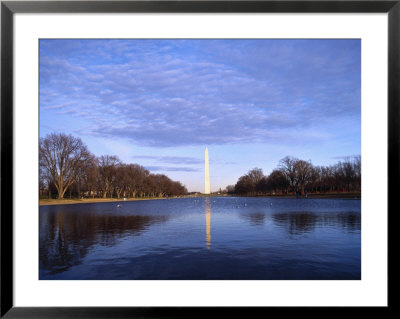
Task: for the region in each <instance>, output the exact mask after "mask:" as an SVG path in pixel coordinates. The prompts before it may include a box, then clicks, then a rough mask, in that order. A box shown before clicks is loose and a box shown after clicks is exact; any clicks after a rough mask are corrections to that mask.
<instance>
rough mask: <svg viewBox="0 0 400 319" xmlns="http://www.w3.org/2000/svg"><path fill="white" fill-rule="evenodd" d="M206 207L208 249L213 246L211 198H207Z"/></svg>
mask: <svg viewBox="0 0 400 319" xmlns="http://www.w3.org/2000/svg"><path fill="white" fill-rule="evenodd" d="M205 207H206V246H207V248H208V249H210V247H211V202H210V198H208V197H207V198H206V200H205Z"/></svg>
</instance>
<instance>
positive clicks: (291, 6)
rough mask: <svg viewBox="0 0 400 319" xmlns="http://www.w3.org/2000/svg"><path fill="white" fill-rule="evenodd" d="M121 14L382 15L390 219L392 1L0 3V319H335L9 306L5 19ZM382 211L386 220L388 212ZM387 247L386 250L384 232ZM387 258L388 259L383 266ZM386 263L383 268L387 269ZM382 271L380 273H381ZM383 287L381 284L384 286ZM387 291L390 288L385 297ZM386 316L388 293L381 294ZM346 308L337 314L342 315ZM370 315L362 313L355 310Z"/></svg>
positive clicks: (8, 28)
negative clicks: (210, 318)
mask: <svg viewBox="0 0 400 319" xmlns="http://www.w3.org/2000/svg"><path fill="white" fill-rule="evenodd" d="M122 12H164V13H166V12H174V13H191V12H196V13H200V12H206V13H208V12H210V13H211V12H219V13H223V12H246V13H255V12H270V13H289V12H304V13H326V12H328V13H358V12H359V13H375V12H380V13H388V35H389V38H388V45H389V46H388V67H389V69H388V172H387V174H388V212H387V213H388V219H389V223H388V225H391V224H392V225H393V223H391V222H390V220H391V219H393V215H394V214H396V213H398V212H399V211H400V210H399V204H398V203H399V200H398V196H397V194H396V186H397V184H398V182H399V177H400V173H399V162H400V158H399V153H400V152H399V144H400V134H399V133H400V127H399V126H398V121H399V120H400V107H399V106H400V103H399V102H400V81H399V78H400V0H396V1H379V0H378V1H373V0H356V1H346V0H341V1H321V0H319V1H313V0H310V1H279V0H275V1H1V172H0V173H1V175H0V177H1V186H0V187H1V197H0V199H1V211H0V213H1V281H0V284H1V313H0V316H1V317H4V318H177V317H185V318H191V317H193V316H200V315H201V316H205V315H213V316H214V315H215V316H222V315H223V316H227V315H228V316H229V315H244V316H245V317H253V316H254V314H255V313H257V316H260V315H266V314H267V313H268V314H269V313H270V312H272V311H274V312H276V313H279V314H280V315H282V314H285V313H286V311H294V312H296V314H297V315H303V314H306V312H308V311H310V310H311V309H312V311H313V312H315V311H317V312H321V313H326V311H328V312H329V313H330V314H333V315H335V314H336V313H337V312H338V311H341V310H343V308H341V307H334V308H332V307H329V308H330V309H329V310H328V309H326V308H327V307H286V308H284V309H283V308H280V307H251V308H250V307H240V308H239V307H238V308H225V307H217V308H209V307H201V308H195V309H194V308H192V307H160V308H158V307H153V308H146V307H117V308H116V307H101V308H99V307H33V308H25V307H14V303H13V293H14V292H13V16H14V14H15V13H71V14H73V13H122ZM389 212H390V214H389ZM388 234H389V236H388V247H389V252H390V249H391V247H392V246H391V245H390V242H391V240H390V236H392V234H393V232H391V231H390V229H388ZM389 261H390V259H389V254H388V262H389ZM388 264H389V263H388ZM389 270H390V269H388V273H389ZM389 284H390V281H389V280H388V287H389ZM389 292H390V289H389V291H388V293H389ZM388 296H389V298H388V307H376V309H378V311H385V312H387V311H390V310H392V305H393V302H392V299H393V298H392V295H391V294H388ZM349 308H356V307H347V308H346V309H345V311H348V310H349ZM356 309H357V310H358V311H363V310H364V311H365V312H367V311H368V313H371V308H370V307H360V308H359V307H357V308H356Z"/></svg>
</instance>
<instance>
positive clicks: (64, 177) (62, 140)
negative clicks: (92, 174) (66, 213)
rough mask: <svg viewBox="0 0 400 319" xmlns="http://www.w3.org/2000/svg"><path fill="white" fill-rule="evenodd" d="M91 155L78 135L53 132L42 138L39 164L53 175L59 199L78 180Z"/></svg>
mask: <svg viewBox="0 0 400 319" xmlns="http://www.w3.org/2000/svg"><path fill="white" fill-rule="evenodd" d="M90 157H91V154H90V152H89V151H88V149H87V147H86V145H85V144H83V142H82V140H81V139H80V138H78V137H73V136H72V135H66V134H63V133H60V134H56V133H52V134H49V135H47V136H46V137H44V138H41V139H40V146H39V164H40V166H41V168H42V169H44V170H45V171H46V172H47V175H48V176H50V177H51V180H52V182H53V183H54V185H55V187H56V188H57V192H58V198H59V199H61V198H64V194H65V191H66V190H67V189H68V187H69V186H71V185H72V183H74V182H75V181H76V179H77V177H78V174H79V170H80V169H81V167H82V166H84V165H85V162H86V161H87V160H88V159H89V158H90Z"/></svg>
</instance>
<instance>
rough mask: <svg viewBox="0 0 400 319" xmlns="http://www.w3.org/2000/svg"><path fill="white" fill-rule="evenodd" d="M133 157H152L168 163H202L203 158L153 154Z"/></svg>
mask: <svg viewBox="0 0 400 319" xmlns="http://www.w3.org/2000/svg"><path fill="white" fill-rule="evenodd" d="M133 158H138V159H151V160H154V161H157V162H161V163H166V164H202V163H204V160H203V159H198V158H195V157H188V156H153V155H136V156H133Z"/></svg>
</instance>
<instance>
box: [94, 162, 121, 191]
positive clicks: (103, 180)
mask: <svg viewBox="0 0 400 319" xmlns="http://www.w3.org/2000/svg"><path fill="white" fill-rule="evenodd" d="M120 163H121V162H120V160H119V159H118V157H117V156H110V155H102V156H100V157H99V159H98V165H99V181H100V188H101V190H102V192H103V198H106V197H107V195H108V194H110V196H111V197H112V190H113V188H114V186H115V185H114V183H115V179H116V177H117V166H118V165H120Z"/></svg>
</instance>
